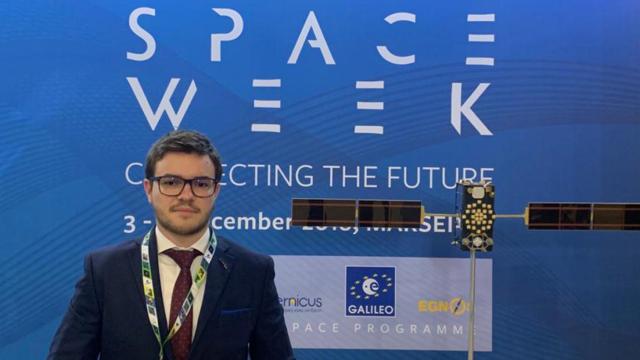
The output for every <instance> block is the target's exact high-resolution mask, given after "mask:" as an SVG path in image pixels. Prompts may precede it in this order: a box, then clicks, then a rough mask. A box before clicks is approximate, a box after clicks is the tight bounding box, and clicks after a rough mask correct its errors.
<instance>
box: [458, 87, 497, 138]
mask: <svg viewBox="0 0 640 360" xmlns="http://www.w3.org/2000/svg"><path fill="white" fill-rule="evenodd" d="M489 85H491V83H480V85H478V86H477V87H476V88H475V90H473V93H471V95H470V96H469V97H468V98H467V100H465V102H464V103H462V83H452V84H451V125H453V128H454V129H456V131H457V132H458V134H462V114H464V116H465V117H466V118H467V119H468V120H469V122H470V123H471V125H473V127H474V128H475V129H476V130H478V133H480V135H483V136H487V135H493V133H492V132H491V131H490V130H489V129H488V128H487V126H486V125H485V124H484V123H483V122H482V120H480V118H479V117H478V115H476V113H475V112H474V111H473V110H472V109H471V107H472V106H473V104H475V103H476V101H478V99H479V98H480V96H481V95H482V94H483V93H484V92H485V90H487V88H488V87H489Z"/></svg>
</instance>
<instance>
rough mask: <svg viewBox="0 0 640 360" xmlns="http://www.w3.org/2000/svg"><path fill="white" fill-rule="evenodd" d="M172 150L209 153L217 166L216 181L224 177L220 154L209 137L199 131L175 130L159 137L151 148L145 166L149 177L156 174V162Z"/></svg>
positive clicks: (215, 166) (201, 153) (146, 174)
mask: <svg viewBox="0 0 640 360" xmlns="http://www.w3.org/2000/svg"><path fill="white" fill-rule="evenodd" d="M170 152H179V153H186V154H198V155H208V156H209V158H210V159H211V162H213V166H214V168H215V179H216V181H220V179H221V178H222V163H221V161H220V154H218V150H216V148H215V147H214V146H213V144H211V142H210V141H209V139H208V138H207V137H206V136H204V135H203V134H201V133H199V132H197V131H193V130H175V131H171V132H170V133H168V134H166V135H164V136H163V137H161V138H160V139H158V141H156V142H155V143H154V144H153V145H152V146H151V149H149V152H148V153H147V159H146V161H145V166H144V176H145V177H146V178H147V179H149V178H151V177H153V176H154V175H155V172H156V163H157V162H158V161H160V160H161V159H162V158H163V157H164V156H165V155H166V154H167V153H170Z"/></svg>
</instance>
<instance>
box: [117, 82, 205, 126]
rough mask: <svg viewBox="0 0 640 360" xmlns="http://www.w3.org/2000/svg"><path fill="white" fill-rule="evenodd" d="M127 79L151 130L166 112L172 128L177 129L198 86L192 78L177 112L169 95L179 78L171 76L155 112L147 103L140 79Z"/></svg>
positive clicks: (174, 88)
mask: <svg viewBox="0 0 640 360" xmlns="http://www.w3.org/2000/svg"><path fill="white" fill-rule="evenodd" d="M127 81H128V82H129V86H130V87H131V90H133V94H134V95H135V96H136V99H137V100H138V104H140V108H141V109H142V112H143V113H144V116H145V117H146V118H147V122H148V123H149V126H150V127H151V130H155V129H156V126H157V125H158V122H159V121H160V117H162V114H163V113H165V112H166V113H167V116H168V117H169V120H170V121H171V125H173V129H174V130H177V129H178V127H180V123H182V118H183V117H184V115H185V113H186V112H187V109H188V108H189V105H190V104H191V100H193V97H194V96H195V94H196V91H197V90H198V88H197V87H196V84H195V82H194V81H193V80H191V84H189V88H188V89H187V93H186V94H185V96H184V98H183V99H182V103H181V104H180V108H179V109H178V112H177V113H176V111H175V110H174V109H173V106H172V105H171V96H173V92H174V91H175V90H176V87H177V86H178V83H179V82H180V79H178V78H171V80H170V81H169V85H168V86H167V89H166V90H165V92H164V95H163V96H162V100H160V105H158V108H157V110H156V111H155V112H153V111H152V110H151V105H149V100H147V96H146V95H145V93H144V90H142V86H141V85H140V81H138V78H136V77H127Z"/></svg>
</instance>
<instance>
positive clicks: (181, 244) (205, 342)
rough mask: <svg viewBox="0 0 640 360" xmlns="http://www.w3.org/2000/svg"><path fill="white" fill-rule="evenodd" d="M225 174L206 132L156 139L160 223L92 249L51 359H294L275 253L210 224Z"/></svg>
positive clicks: (149, 163) (152, 188)
mask: <svg viewBox="0 0 640 360" xmlns="http://www.w3.org/2000/svg"><path fill="white" fill-rule="evenodd" d="M221 176H222V167H221V163H220V157H219V156H218V153H217V151H216V150H215V148H214V147H213V146H212V145H211V143H210V142H209V140H208V139H207V138H206V137H205V136H203V135H202V134H199V133H197V132H193V131H174V132H171V133H169V134H167V135H165V136H164V137H162V138H161V139H159V140H158V141H157V142H156V143H155V144H154V145H153V146H152V147H151V149H150V150H149V153H148V154H147V159H146V164H145V180H144V190H145V192H146V195H147V199H148V201H149V203H150V204H151V206H152V207H153V209H154V212H155V216H156V226H155V228H153V229H152V230H151V231H150V232H149V233H148V234H147V235H146V236H145V237H144V238H143V239H139V240H137V241H129V242H125V243H123V244H121V245H118V246H115V247H111V248H107V249H104V250H100V251H97V252H95V253H92V254H90V255H88V256H87V258H86V259H85V266H84V269H85V273H84V276H83V277H82V278H81V279H80V281H79V282H78V284H77V285H76V291H75V294H74V295H73V298H72V300H71V304H70V305H69V309H68V311H67V313H66V315H65V316H64V319H63V320H62V324H61V325H60V328H59V329H58V331H57V333H56V335H55V337H54V339H53V343H52V345H51V349H50V353H49V357H48V359H51V360H57V359H96V358H98V356H99V357H100V359H101V360H111V359H115V360H126V359H131V360H134V359H135V360H144V359H159V358H164V359H175V360H187V359H191V360H198V359H221V360H227V359H243V360H245V359H247V356H248V355H250V356H251V359H252V360H259V359H265V360H266V359H269V360H279V359H293V352H292V350H291V345H290V342H289V336H288V334H287V329H286V327H285V323H284V317H283V310H282V307H281V306H280V303H279V302H278V295H277V292H276V288H275V285H274V281H273V280H274V269H273V260H272V259H271V258H270V257H268V256H264V255H258V254H255V253H252V252H250V251H249V250H247V249H245V248H242V247H240V246H238V245H236V244H233V243H232V242H230V241H228V240H226V239H224V238H222V237H216V236H215V234H214V233H213V229H211V228H210V227H209V226H208V223H209V220H210V216H211V212H212V211H213V207H214V203H215V199H216V197H217V196H218V194H219V192H220V185H219V181H220V178H221ZM161 344H163V345H161Z"/></svg>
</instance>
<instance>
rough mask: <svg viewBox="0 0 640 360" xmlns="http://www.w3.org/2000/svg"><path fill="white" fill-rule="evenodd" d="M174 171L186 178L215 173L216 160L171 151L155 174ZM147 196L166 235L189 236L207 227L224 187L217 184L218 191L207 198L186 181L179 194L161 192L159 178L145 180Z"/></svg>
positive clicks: (204, 156)
mask: <svg viewBox="0 0 640 360" xmlns="http://www.w3.org/2000/svg"><path fill="white" fill-rule="evenodd" d="M166 175H174V176H179V177H181V178H183V179H193V178H194V177H201V176H206V177H211V178H213V177H214V175H215V167H214V165H213V162H212V161H211V159H210V158H209V156H207V155H198V154H186V153H178V152H170V153H167V154H166V155H165V156H164V157H163V158H162V159H160V160H159V161H158V162H157V163H156V169H155V174H154V176H166ZM144 190H145V192H146V194H147V199H148V200H149V203H151V206H152V207H153V210H154V211H155V213H156V219H157V222H158V226H159V227H160V228H161V230H164V231H165V232H167V234H166V235H169V236H170V235H178V236H189V235H194V234H197V233H198V232H200V231H201V230H203V229H204V228H205V227H207V225H208V223H209V218H210V217H211V212H212V210H213V204H214V202H215V200H216V197H217V196H218V193H219V191H220V185H217V186H216V190H215V192H214V194H213V195H212V196H210V197H207V198H201V197H197V196H195V195H194V194H193V191H192V189H191V185H190V184H185V185H184V188H183V189H182V192H181V193H180V194H178V195H177V196H167V195H164V194H162V193H160V189H159V184H158V182H157V181H154V182H151V181H149V180H148V179H145V180H144Z"/></svg>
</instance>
